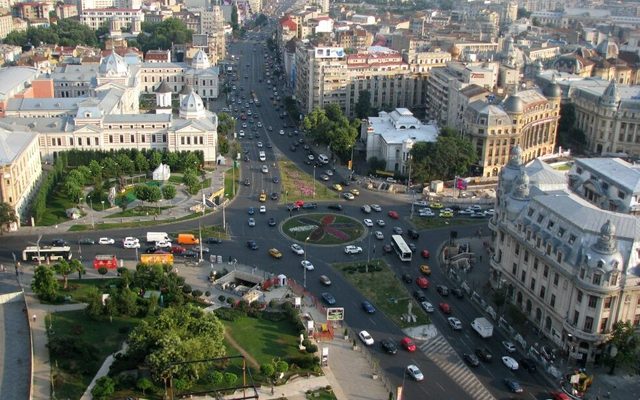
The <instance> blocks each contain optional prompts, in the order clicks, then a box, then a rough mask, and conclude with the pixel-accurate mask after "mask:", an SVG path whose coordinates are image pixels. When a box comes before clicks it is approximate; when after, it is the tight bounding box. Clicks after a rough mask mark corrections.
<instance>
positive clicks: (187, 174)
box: [182, 169, 200, 194]
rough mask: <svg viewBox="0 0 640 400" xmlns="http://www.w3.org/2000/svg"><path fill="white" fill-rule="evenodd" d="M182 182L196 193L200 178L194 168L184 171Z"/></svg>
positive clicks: (190, 190) (189, 190)
mask: <svg viewBox="0 0 640 400" xmlns="http://www.w3.org/2000/svg"><path fill="white" fill-rule="evenodd" d="M182 183H184V184H185V185H186V186H187V190H188V192H189V193H191V194H195V193H196V192H197V191H198V189H199V187H200V180H199V179H198V175H197V174H196V172H195V171H194V170H192V169H189V170H186V171H184V175H183V176H182Z"/></svg>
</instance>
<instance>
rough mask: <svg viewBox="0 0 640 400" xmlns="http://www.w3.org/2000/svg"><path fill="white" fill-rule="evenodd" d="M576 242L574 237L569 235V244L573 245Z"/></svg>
mask: <svg viewBox="0 0 640 400" xmlns="http://www.w3.org/2000/svg"><path fill="white" fill-rule="evenodd" d="M575 241H576V236H575V235H569V244H573V243H574V242H575Z"/></svg>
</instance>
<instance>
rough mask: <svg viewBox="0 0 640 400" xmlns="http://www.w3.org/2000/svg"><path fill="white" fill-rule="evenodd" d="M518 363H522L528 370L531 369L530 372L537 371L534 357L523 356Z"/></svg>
mask: <svg viewBox="0 0 640 400" xmlns="http://www.w3.org/2000/svg"><path fill="white" fill-rule="evenodd" d="M518 363H519V364H520V366H521V367H522V368H524V369H526V370H527V371H529V373H534V372H536V364H535V362H534V361H533V360H532V359H530V358H521V359H519V360H518Z"/></svg>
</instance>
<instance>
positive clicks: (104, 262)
mask: <svg viewBox="0 0 640 400" xmlns="http://www.w3.org/2000/svg"><path fill="white" fill-rule="evenodd" d="M102 267H105V268H107V269H116V268H118V259H117V258H116V256H114V255H111V254H98V255H96V256H95V258H94V259H93V268H94V269H100V268H102Z"/></svg>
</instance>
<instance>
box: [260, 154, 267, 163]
mask: <svg viewBox="0 0 640 400" xmlns="http://www.w3.org/2000/svg"><path fill="white" fill-rule="evenodd" d="M258 158H259V159H260V161H262V162H264V161H267V155H266V154H265V153H264V151H261V152H260V153H258Z"/></svg>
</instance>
